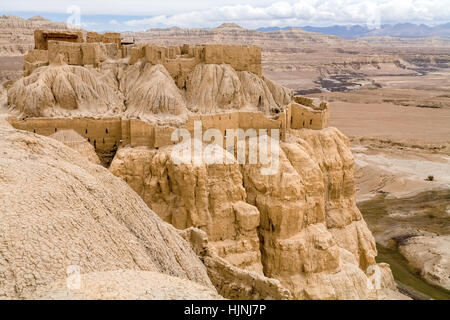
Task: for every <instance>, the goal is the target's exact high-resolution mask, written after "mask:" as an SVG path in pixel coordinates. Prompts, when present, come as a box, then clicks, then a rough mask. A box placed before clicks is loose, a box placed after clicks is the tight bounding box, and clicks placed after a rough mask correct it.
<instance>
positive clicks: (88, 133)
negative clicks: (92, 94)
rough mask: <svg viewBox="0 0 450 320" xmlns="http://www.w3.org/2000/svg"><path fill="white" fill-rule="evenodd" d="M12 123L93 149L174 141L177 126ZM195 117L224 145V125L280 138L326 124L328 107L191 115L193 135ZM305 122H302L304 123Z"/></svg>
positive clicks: (93, 121)
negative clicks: (274, 132) (63, 135)
mask: <svg viewBox="0 0 450 320" xmlns="http://www.w3.org/2000/svg"><path fill="white" fill-rule="evenodd" d="M8 121H9V122H10V123H11V125H12V126H13V127H15V128H17V129H20V130H27V131H31V132H35V133H37V134H40V135H44V136H49V135H51V134H53V133H55V132H57V131H58V130H70V129H72V130H74V131H76V132H77V133H78V134H80V135H81V136H82V137H84V138H86V139H87V140H88V141H89V142H90V143H91V144H92V145H93V146H94V147H95V148H96V149H99V150H102V151H108V150H112V149H114V148H117V147H118V146H119V145H131V146H132V147H138V146H148V147H152V148H160V147H163V146H168V145H173V144H176V143H177V142H174V141H172V140H171V138H172V133H173V132H174V130H176V129H177V128H176V127H171V126H161V125H155V124H151V123H148V122H145V121H141V120H138V119H121V118H119V117H116V118H104V119H94V118H27V119H22V120H18V119H16V118H10V119H9V120H8ZM194 121H201V124H202V131H203V133H204V132H205V131H206V130H208V129H217V130H219V131H220V132H221V133H222V135H223V137H224V141H223V146H225V145H226V130H227V129H243V130H244V131H246V130H248V129H255V131H256V134H257V135H259V133H260V132H259V129H267V133H268V134H269V135H270V134H271V130H270V129H279V130H280V139H281V140H282V141H285V140H286V131H287V130H288V129H301V128H310V129H317V130H320V129H323V128H325V127H327V126H328V109H325V110H322V111H319V110H314V109H312V108H309V107H306V106H302V105H299V104H296V103H292V104H291V105H289V107H288V108H287V110H286V113H283V114H280V116H279V117H278V118H277V119H269V118H267V117H266V116H265V115H264V114H262V113H261V112H230V113H222V114H212V115H198V116H191V117H189V118H188V120H187V121H186V123H185V125H183V126H182V127H181V128H184V129H187V130H188V131H189V132H190V133H191V137H193V136H194ZM303 122H304V123H303Z"/></svg>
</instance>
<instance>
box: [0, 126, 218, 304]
mask: <svg viewBox="0 0 450 320" xmlns="http://www.w3.org/2000/svg"><path fill="white" fill-rule="evenodd" d="M0 137H1V139H0V153H1V157H0V204H1V206H2V210H1V211H0V253H1V254H0V298H24V297H30V296H33V295H34V293H35V291H36V289H39V288H40V287H44V286H49V285H51V284H53V283H55V282H58V281H65V279H66V277H67V273H66V268H67V267H68V266H70V265H78V266H79V267H80V269H81V270H80V271H81V273H82V274H89V273H91V272H115V271H117V270H124V269H127V270H134V271H136V272H138V271H152V272H158V273H162V274H164V275H170V276H174V277H177V278H180V280H181V279H186V280H191V281H193V282H195V283H197V285H199V286H204V287H206V288H209V290H212V291H214V289H213V287H212V285H211V282H210V280H209V278H208V276H207V274H206V270H205V267H204V266H203V264H202V263H201V261H200V260H199V259H198V257H197V256H196V254H195V253H194V252H193V251H192V250H191V248H190V245H189V244H188V243H187V242H186V241H185V240H183V239H182V238H181V237H180V236H179V235H178V232H177V231H176V230H175V228H173V227H172V226H171V225H169V224H167V223H164V222H162V221H161V220H160V219H159V218H158V217H157V216H156V215H155V214H154V212H152V211H151V210H150V209H149V208H148V207H147V206H146V205H145V203H144V202H143V201H142V199H141V198H140V197H139V196H138V195H137V194H136V193H135V192H134V191H132V190H131V189H130V188H129V187H128V186H127V185H126V183H125V182H123V181H122V180H120V179H118V178H116V177H114V176H113V175H112V174H111V173H110V172H108V171H107V170H106V169H105V168H103V167H100V166H98V165H94V164H91V163H90V162H89V161H86V159H85V158H84V157H83V156H81V155H80V154H79V153H78V152H76V151H74V150H71V149H70V148H69V147H67V146H65V145H63V144H62V143H60V142H58V141H55V140H53V139H50V138H45V137H42V136H38V135H36V134H33V133H28V132H23V131H19V130H15V129H12V128H11V127H10V126H9V125H7V124H5V123H4V121H0ZM145 278H146V277H145ZM146 279H148V278H146ZM124 281H128V280H127V278H124ZM117 285H118V286H119V287H120V286H121V285H123V286H124V287H126V286H127V284H120V283H119V284H117ZM141 288H142V285H141ZM172 288H174V289H176V286H175V287H172ZM210 292H211V291H210ZM137 294H138V292H137ZM193 294H195V292H194V293H193ZM88 297H104V296H103V293H101V294H100V295H99V296H97V295H88Z"/></svg>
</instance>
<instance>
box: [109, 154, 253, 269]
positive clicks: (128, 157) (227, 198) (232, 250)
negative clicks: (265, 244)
mask: <svg viewBox="0 0 450 320" xmlns="http://www.w3.org/2000/svg"><path fill="white" fill-rule="evenodd" d="M171 151H172V147H164V148H161V149H159V150H154V149H148V148H145V147H139V148H123V149H119V151H118V152H117V154H116V157H115V158H114V160H113V162H112V163H111V166H110V170H111V172H112V173H114V174H115V175H117V176H119V177H121V178H123V179H124V180H125V181H126V182H127V183H128V184H129V185H130V186H131V187H132V188H133V189H134V190H135V191H136V192H137V193H138V194H139V195H141V197H142V198H143V199H144V201H145V202H146V203H147V204H148V205H149V207H150V208H151V209H152V210H154V211H155V212H157V213H159V215H160V217H161V218H162V219H163V220H164V221H167V222H169V223H171V224H173V225H174V226H175V227H176V228H178V229H185V228H188V227H191V226H193V227H196V228H199V229H201V230H203V231H205V232H206V233H207V234H208V238H209V242H210V243H211V244H212V246H213V247H214V252H215V253H216V254H217V255H218V256H220V257H223V258H225V259H226V260H228V261H229V262H230V263H232V264H233V265H235V266H237V267H240V268H243V269H246V270H251V271H255V272H258V273H261V274H262V265H261V258H260V251H259V239H258V235H257V232H256V228H257V226H258V225H259V212H258V210H257V209H256V208H255V207H254V206H251V205H249V204H248V203H246V202H245V198H246V192H245V189H244V187H243V186H242V174H241V172H240V170H239V166H238V165H237V164H231V165H222V164H219V165H217V164H216V165H214V164H212V165H207V164H201V165H176V164H175V163H174V162H173V159H172V157H171ZM229 156H231V155H229ZM231 157H232V156H231Z"/></svg>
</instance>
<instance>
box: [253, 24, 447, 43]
mask: <svg viewBox="0 0 450 320" xmlns="http://www.w3.org/2000/svg"><path fill="white" fill-rule="evenodd" d="M290 28H292V27H284V28H279V27H267V28H259V29H258V30H259V31H262V32H270V31H278V30H288V29H290ZM300 28H301V29H303V30H305V31H309V32H317V33H322V34H327V35H334V36H338V37H341V38H344V39H356V38H362V37H384V36H390V37H401V38H423V37H432V36H439V37H445V38H447V37H450V23H446V24H441V25H437V26H427V25H425V24H414V23H399V24H395V25H392V24H385V25H382V26H381V27H380V28H379V29H369V28H367V27H366V26H360V25H349V26H330V27H311V26H305V27H300Z"/></svg>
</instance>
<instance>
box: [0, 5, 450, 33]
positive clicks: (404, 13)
mask: <svg viewBox="0 0 450 320" xmlns="http://www.w3.org/2000/svg"><path fill="white" fill-rule="evenodd" d="M78 12H80V20H81V24H82V26H83V27H85V28H88V29H92V30H98V31H104V30H116V31H124V30H145V29H149V28H155V27H172V26H178V27H183V28H185V27H207V28H210V27H215V26H217V25H219V24H221V23H222V22H235V23H237V24H239V25H242V26H244V27H247V28H258V27H269V26H279V27H284V26H305V25H311V26H329V25H335V24H339V25H343V24H362V25H368V26H369V27H372V26H376V25H377V24H379V23H382V24H385V23H398V22H415V23H426V24H438V23H446V22H449V21H450V0H395V1H393V0H362V1H361V0H285V1H273V0H227V1H225V0H188V1H187V0H184V1H180V0H177V1H175V0H158V1H154V0H127V1H123V0H120V1H119V0H58V1H46V0H40V1H39V5H36V1H35V0H15V1H2V2H1V3H0V13H1V14H15V15H19V16H22V17H24V18H28V17H31V16H33V15H36V14H40V15H42V16H44V17H46V18H49V19H52V20H58V21H67V19H72V20H71V22H74V21H76V18H77V13H78Z"/></svg>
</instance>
